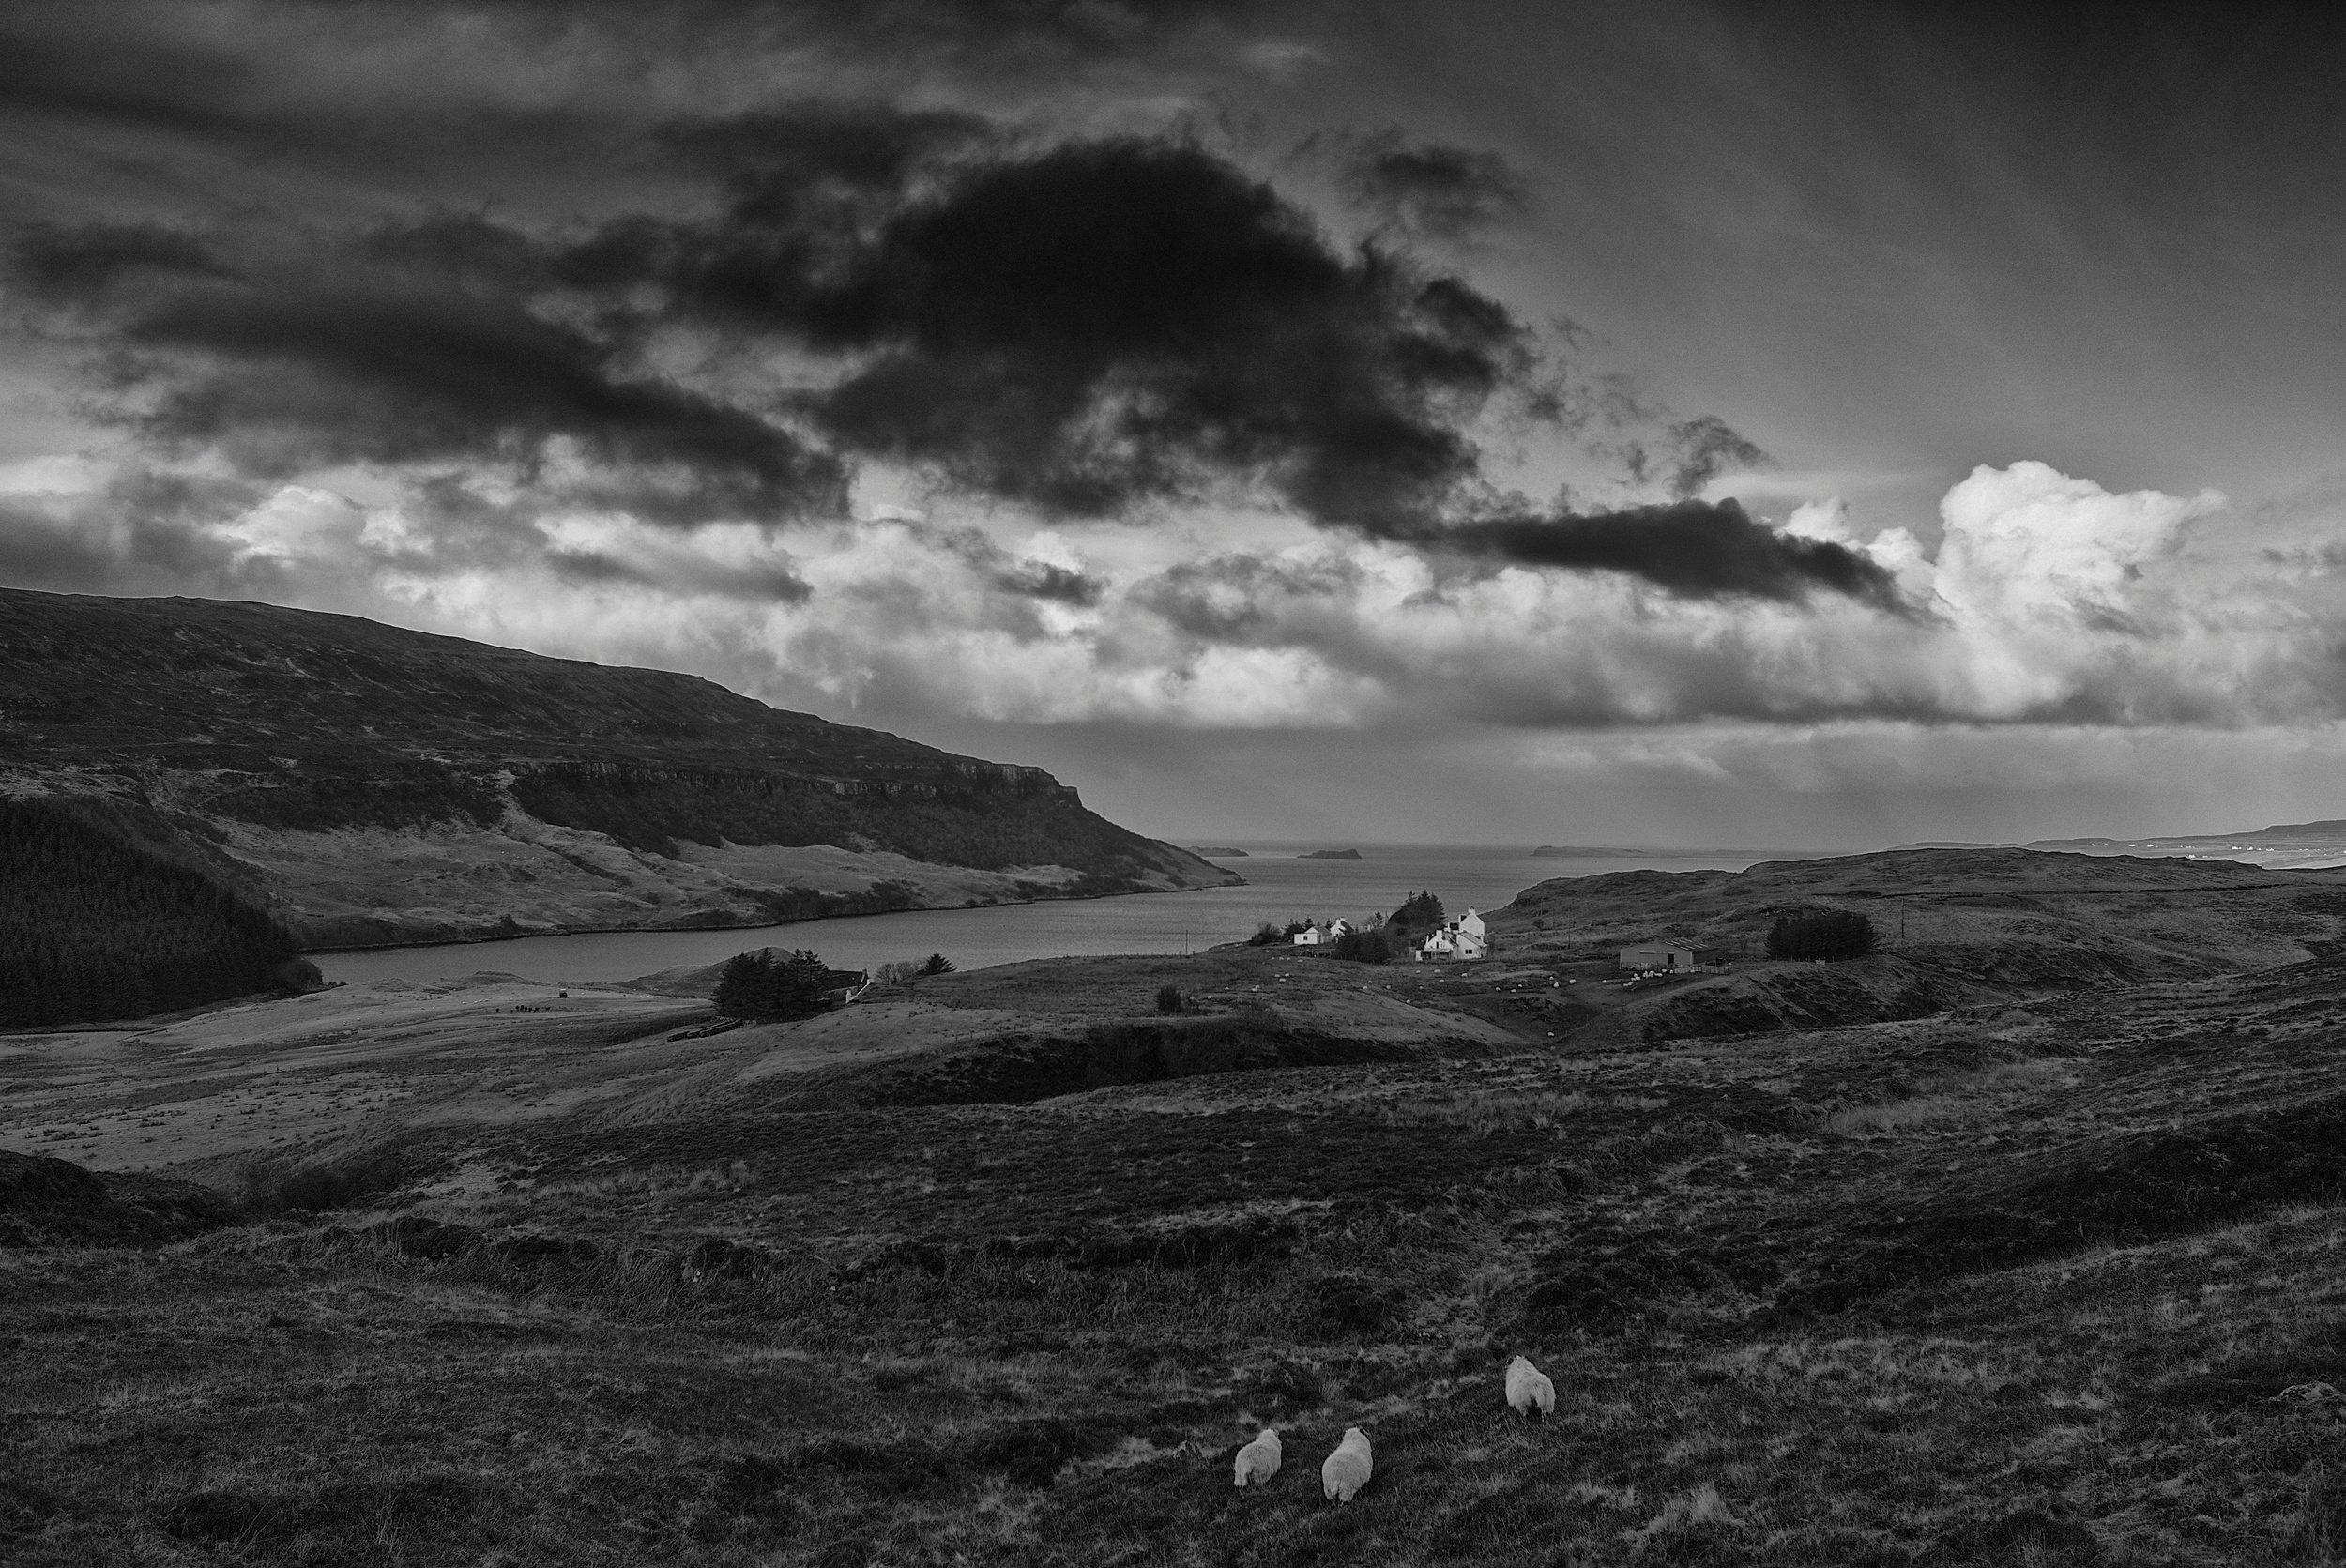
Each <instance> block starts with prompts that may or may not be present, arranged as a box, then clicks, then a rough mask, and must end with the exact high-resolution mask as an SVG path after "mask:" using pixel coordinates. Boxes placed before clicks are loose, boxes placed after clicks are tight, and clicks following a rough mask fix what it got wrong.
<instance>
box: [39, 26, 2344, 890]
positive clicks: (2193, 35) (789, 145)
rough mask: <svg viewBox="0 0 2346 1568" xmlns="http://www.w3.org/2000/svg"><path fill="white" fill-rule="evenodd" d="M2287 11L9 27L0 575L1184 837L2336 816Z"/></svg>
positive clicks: (2312, 174)
mask: <svg viewBox="0 0 2346 1568" xmlns="http://www.w3.org/2000/svg"><path fill="white" fill-rule="evenodd" d="M2337 41H2338V37H2337V34H2336V31H2335V27H2334V24H2330V23H2326V21H2325V20H2324V19H2323V13H2322V12H2320V11H2317V10H2315V9H2313V8H2303V9H2293V8H2283V7H2271V8H2247V9H2246V11H2245V13H2244V11H2243V10H2242V8H2232V9H2229V10H2228V9H2224V8H2214V7H2206V8H2183V7H2172V6H2150V7H2130V8H2104V9H2098V10H2096V9H2092V8H2079V9H2071V8H2018V7H2014V8H1998V7H1959V8H1958V7H1945V6H1939V5H1925V4H1920V3H1913V4H1897V3H1889V4H1863V5H1861V4H1855V3H1848V4H1840V5H1822V4H1800V3H1787V4H1784V5H1780V6H1769V7H1745V6H1731V7H1730V6H1725V5H1707V4H1694V3H1687V0H1657V3H1653V4H1648V5H1642V6H1638V7H1595V6H1587V7H1582V6H1564V7H1559V6H1546V5H1533V4H1528V3H1521V0H1518V3H1516V4H1508V5H1501V4H1490V3H1462V4H1453V5H1447V6H1442V7H1426V6H1419V5H1409V4H1400V3H1394V4H1385V5H1342V6H1339V5H1335V4H1332V3H1292V4H1270V5H1243V6H1242V5H1235V4H1228V3H1224V0H972V3H964V4H948V3H944V0H876V3H861V4H846V3H844V0H802V3H799V4H786V5H785V4H754V3H741V4H718V3H687V4H680V5H673V6H665V7H657V8H654V7H643V6H637V5H621V4H616V3H613V4H597V3H593V0H587V3H575V4H571V3H566V4H556V3H553V0H487V3H474V4H430V3H421V0H419V3H413V4H409V3H372V4H371V3H366V0H358V3H336V4H324V3H316V4H297V3H284V0H267V3H259V0H238V3H233V4H215V3H210V0H190V3H187V4H180V5H174V6H170V7H156V6H150V5H115V4H109V3H107V0H88V3H85V4H81V5H77V6H74V7H69V8H66V7H49V8H43V7H23V8H8V9H6V10H4V11H0V248H4V249H0V585H5V586H16V587H27V588H38V589H46V590H52V591H60V592H78V593H102V594H140V595H145V594H193V595H203V596H207V597H216V598H240V599H257V600H265V601H271V602H275V603H282V604H289V605H295V606H299V607H305V608H312V609H322V610H335V611H342V612H346V613H351V614H358V615H364V616H368V617H373V618H376V619H380V620H384V621H388V622H391V623H394V624H398V625H402V626H408V627H413V628H417V629H419V630H425V631H432V632H448V633H452V634H456V635H462V636H467V637H474V638H478V639H480V640H483V641H487V642H493V643H498V644H503V645H507V646H514V647H526V648H531V649H535V650H538V651H541V652H544V653H549V654H556V655H560V656H564V657H571V658H585V659H593V660H598V661H602V662H613V663H639V664H648V665H654V666H658V667H662V668H668V669H676V670H684V671H690V672H692V673H694V674H698V675H702V676H706V677H709V678H711V679H714V680H718V681H721V682H723V683H724V684H725V685H727V686H730V687H733V688H734V689H736V690H739V691H743V692H747V693H752V694H754V695H755V696H758V697H761V698H763V699H765V700H766V701H769V702H771V703H773V704H775V705H777V706H779V707H784V708H794V709H800V710H804V711H809V712H814V713H818V714H821V715H823V716H824V717H827V718H830V719H835V720H840V721H843V722H846V723H858V724H866V725H873V726H876V727H880V728H884V729H888V730H891V731H894V732H896V733H899V734H903V735H906V736H909V737H911V738H916V739H920V740H923V741H927V742H929V743H932V744H936V745H939V746H944V747H947V748H950V749H952V750H955V751H960V752H965V753H968V754H976V755H982V756H986V757H991V758H995V759H998V760H1003V761H1014V762H1023V763H1032V764H1039V765H1041V766H1043V767H1045V768H1048V769H1051V770H1052V771H1053V772H1055V773H1057V774H1058V775H1059V777H1060V778H1061V779H1062V780H1064V781H1065V782H1067V783H1070V784H1074V785H1076V786H1077V787H1078V788H1080V789H1081V790H1082V791H1083V793H1084V797H1085V799H1086V800H1087V801H1088V802H1089V804H1091V805H1092V806H1093V807H1094V808H1095V809H1097V810H1100V811H1102V812H1104V813H1105V814H1108V815H1110V816H1112V817H1114V818H1116V819H1117V820H1120V821H1121V822H1124V823H1126V824H1127V825H1129V826H1132V827H1135V828H1136V829H1139V830H1143V831H1147V832H1150V833H1154V834H1159V835H1162V836H1165V837H1169V838H1176V839H1183V840H1186V841H1189V842H1193V843H1203V842H1209V841H1220V840H1230V839H1236V840H1242V841H1243V840H1246V839H1250V838H1251V839H1312V840H1326V841H1329V842H1332V843H1333V842H1348V843H1377V842H1402V843H1441V842H1460V843H1465V842H1471V843H1494V844H1497V843H1514V842H1528V843H1548V844H1584V845H1670V846H1684V847H1754V848H1814V849H1860V848H1867V847H1875V846H1881V845H1892V844H1898V843H1905V842H1912V841H1917V840H1949V839H1952V840H1972V841H2002V840H2026V839H2031V838H2040V837H2068V836H2082V835H2087V834H2113V835H2140V834H2148V833H2156V832H2183V831H2203V830H2204V831H2220V830H2229V829H2244V828H2252V827H2258V826H2262V825H2264V824H2266V823H2270V822H2286V821H2303V820H2308V819H2313V818H2327V817H2346V782H2341V781H2342V780H2346V769H2341V767H2340V763H2341V762H2342V761H2346V442H2342V441H2341V437H2342V436H2346V276H2341V274H2342V273H2346V232H2342V231H2346V200H2341V199H2340V197H2339V194H2338V174H2337V171H2338V169H2340V168H2341V167H2346V98H2341V97H2340V95H2338V93H2337V92H2336V91H2335V88H2334V83H2333V82H2332V81H2331V80H2329V78H2330V76H2331V75H2332V74H2333V63H2334V61H2335V60H2336V58H2337V57H2338V55H2337V52H2336V51H2335V49H2333V48H2330V47H2327V46H2328V45H2331V44H2334V43H2336V42H2337Z"/></svg>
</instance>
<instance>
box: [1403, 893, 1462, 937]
mask: <svg viewBox="0 0 2346 1568" xmlns="http://www.w3.org/2000/svg"><path fill="white" fill-rule="evenodd" d="M1449 918H1450V917H1449V915H1448V914H1447V913H1446V912H1444V910H1443V909H1442V906H1441V900H1440V899H1439V898H1437V897H1436V896H1435V895H1434V894H1433V893H1431V892H1422V893H1411V894H1410V895H1409V897H1408V898H1406V899H1403V900H1402V901H1401V907H1400V908H1398V909H1395V910H1394V912H1393V923H1394V924H1395V925H1398V926H1406V927H1408V928H1409V930H1411V931H1435V930H1439V929H1440V926H1441V923H1442V922H1443V921H1446V920H1448V919H1449Z"/></svg>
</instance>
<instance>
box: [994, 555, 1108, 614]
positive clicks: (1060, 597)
mask: <svg viewBox="0 0 2346 1568" xmlns="http://www.w3.org/2000/svg"><path fill="white" fill-rule="evenodd" d="M993 583H994V586H996V587H998V588H999V589H1001V590H1002V591H1003V592H1004V593H1012V594H1016V595H1018V596H1019V597H1020V598H1023V599H1041V600H1045V601H1049V602H1051V603H1054V604H1071V605H1074V607H1075V608H1077V609H1079V610H1084V609H1089V608H1090V607H1091V606H1092V605H1094V604H1097V603H1099V602H1100V596H1101V594H1102V593H1104V591H1106V588H1105V585H1104V584H1103V583H1102V582H1101V581H1100V580H1099V579H1098V578H1097V577H1093V576H1090V575H1089V574H1088V573H1086V572H1082V571H1074V570H1072V569H1070V568H1068V567H1063V566H1056V565H1053V564H1052V563H1051V562H1049V561H1023V562H1021V563H1020V564H1019V565H1018V566H1017V567H1016V568H1015V569H1014V570H1012V571H998V572H996V573H995V574H994V577H993Z"/></svg>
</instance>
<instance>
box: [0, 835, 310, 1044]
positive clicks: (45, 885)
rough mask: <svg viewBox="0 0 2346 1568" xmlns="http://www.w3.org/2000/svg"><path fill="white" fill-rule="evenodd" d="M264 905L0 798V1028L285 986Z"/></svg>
mask: <svg viewBox="0 0 2346 1568" xmlns="http://www.w3.org/2000/svg"><path fill="white" fill-rule="evenodd" d="M305 972H310V971H309V966H308V965H307V964H306V963H305V961H303V960H301V959H300V958H298V957H297V956H296V955H295V951H294V939H293V936H291V935H290V934H289V933H288V932H287V931H286V930H285V928H284V927H283V926H282V925H280V924H279V923H278V922H277V921H275V920H274V919H272V918H271V917H270V916H269V915H268V913H267V911H266V910H263V909H262V908H260V907H259V906H256V905H254V904H252V903H251V901H249V900H247V899H245V898H243V897H241V896H239V895H238V894H237V893H236V892H234V891H231V890H230V889H228V888H225V887H223V886H221V884H220V883H219V882H217V881H215V880H214V879H213V878H212V877H210V876H208V875H206V874H205V873H203V872H202V871H199V870H197V869H196V868H195V867H193V866H189V865H183V864H180V863H178V862H176V861H173V860H165V859H163V858H162V857H160V856H159V855H156V854H154V853H152V852H151V851H148V850H145V849H143V848H141V847H139V846H138V845H134V844H132V843H131V842H129V840H127V839H125V838H123V837H121V836H120V835H118V834H116V833H114V832H113V831H112V830H108V829H106V828H104V827H102V826H100V825H99V824H97V823H95V822H92V821H90V820H88V819H87V818H85V817H84V816H82V815H80V814H77V813H75V812H74V811H72V810H71V809H70V808H69V807H66V806H63V805H59V804H56V803H53V802H51V801H46V800H8V799H0V1028H39V1027H41V1026H44V1025H50V1024H71V1023H85V1022H89V1021H91V1020H95V1019H101V1018H135V1017H141V1016H144V1015H145V1014H147V1013H153V1012H172V1011H174V1010H175V1009H178V1008H183V1007H194V1006H197V1005H198V1004H200V1003H204V1002H213V1001H221V1000H223V999H225V998H227V997H240V996H246V995H249V994H251V993H252V992H255V991H263V990H267V989H268V988H270V987H271V986H285V985H297V984H299V983H300V982H301V981H302V979H303V978H304V975H305Z"/></svg>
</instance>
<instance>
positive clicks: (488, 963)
mask: <svg viewBox="0 0 2346 1568" xmlns="http://www.w3.org/2000/svg"><path fill="white" fill-rule="evenodd" d="M1229 842H1230V843H1231V845H1232V846H1233V847H1237V848H1242V849H1244V850H1246V851H1247V855H1246V858H1245V859H1243V860H1239V859H1228V860H1216V861H1215V863H1216V864H1217V865H1221V866H1224V867H1226V868H1227V869H1228V870H1231V871H1235V872H1237V873H1238V874H1239V875H1242V876H1243V877H1245V878H1246V885H1245V886H1243V887H1237V888H1201V889H1198V890H1196V891H1190V892H1178V893H1135V894H1130V895H1127V896H1124V897H1119V898H1098V899H1070V900H1059V901H1051V902H1044V903H1039V904H1008V905H998V906H993V907H990V908H983V909H914V910H906V911H905V912H903V913H900V914H893V915H854V916H845V917H841V918H836V919H831V920H819V921H792V922H790V923H788V924H785V925H773V926H754V927H745V926H733V927H728V928H726V929H724V930H719V931H621V932H588V933H582V934H579V935H575V936H523V937H515V938H510V939H506V940H500V941H494V942H461V943H450V944H445V945H435V946H431V947H406V948H377V949H370V950H367V951H355V952H318V953H312V954H311V955H310V956H311V957H312V959H313V960H314V961H315V962H316V963H317V966H318V967H319V968H321V969H323V970H324V971H325V972H326V978H327V979H328V980H331V981H343V982H357V981H368V980H383V979H392V978H396V979H400V980H408V981H419V982H429V981H434V980H443V979H449V978H454V977H460V976H465V975H471V974H477V973H480V972H482V971H489V972H493V973H499V974H510V975H518V976H520V977H522V978H523V979H525V980H533V981H543V982H557V983H558V982H578V983H581V984H588V983H595V982H614V981H624V980H632V979H635V978H637V977H639V976H642V975H648V974H655V973H657V972H659V971H660V970H663V969H672V968H676V967H681V966H686V965H702V964H714V963H716V962H718V961H719V960H721V959H724V958H728V957H731V956H732V955H733V954H735V953H737V952H742V951H748V950H751V949H754V948H761V947H784V948H804V949H808V950H811V951H815V952H817V953H820V954H821V955H822V956H823V959H824V961H825V962H827V963H829V964H830V965H831V966H832V967H837V968H868V967H873V966H876V965H879V964H885V963H889V962H891V961H892V960H896V959H921V958H925V957H927V956H928V955H929V954H930V953H932V952H942V953H944V954H945V955H946V956H947V957H948V958H951V959H952V961H953V962H954V963H955V964H956V965H958V966H959V967H962V968H965V969H969V968H977V967H983V966H985V965H991V964H1010V963H1015V962H1018V961H1019V960H1022V959H1029V958H1053V957H1070V956H1081V955H1085V954H1096V953H1126V952H1149V953H1154V952H1192V951H1200V950H1202V949H1205V948H1210V947H1213V946H1216V945H1218V944H1220V943H1224V942H1232V941H1238V940H1241V939H1242V938H1243V937H1245V936H1247V935H1248V934H1249V933H1251V932H1253V931H1254V929H1255V928H1256V927H1257V925H1259V924H1261V923H1262V922H1263V921H1272V922H1274V923H1277V924H1281V925H1284V924H1286V923H1287V921H1290V920H1334V919H1336V918H1337V917H1338V916H1342V917H1345V918H1347V919H1349V920H1353V921H1359V920H1360V919H1361V918H1362V917H1363V916H1366V915H1370V914H1377V913H1382V912H1384V911H1388V910H1390V909H1392V908H1393V907H1394V906H1396V905H1398V904H1399V903H1400V902H1401V901H1402V900H1403V899H1404V898H1406V897H1408V896H1409V894H1410V893H1411V892H1415V891H1432V892H1434V893H1436V894H1437V895H1439V896H1440V899H1441V901H1442V905H1443V906H1444V907H1445V908H1446V909H1447V910H1448V911H1449V912H1450V913H1451V914H1453V915H1460V914H1464V913H1465V912H1466V911H1467V910H1468V909H1469V908H1470V907H1471V908H1477V909H1481V910H1483V911H1485V912H1486V913H1487V912H1488V911H1490V910H1493V909H1496V908H1499V907H1501V906H1503V905H1505V904H1507V903H1509V902H1510V901H1511V900H1513V899H1514V898H1515V896H1516V893H1518V892H1520V891H1522V890H1523V889H1525V888H1528V887H1530V886H1531V885H1532V884H1533V883H1536V882H1544V881H1547V880H1548V879H1550V878H1552V877H1559V876H1591V875H1601V874H1604V873H1607V872H1620V871H1639V870H1653V871H1700V870H1720V871H1740V870H1742V869H1743V868H1744V867H1745V866H1748V865H1753V864H1756V863H1757V862H1759V861H1760V860H1794V859H1805V858H1806V857H1805V855H1804V854H1803V853H1802V852H1800V851H1768V850H1732V849H1722V850H1687V851H1663V850H1656V851H1651V852H1648V851H1641V850H1616V851H1611V852H1608V853H1605V854H1600V855H1585V856H1583V855H1574V856H1534V855H1532V854H1531V853H1530V852H1529V851H1528V850H1527V849H1525V848H1523V847H1522V846H1519V845H1518V846H1498V845H1365V844H1364V845H1359V848H1360V852H1361V858H1360V859H1359V860H1313V859H1308V858H1306V856H1305V852H1306V851H1308V850H1312V849H1317V848H1326V847H1342V846H1332V845H1313V844H1257V843H1246V842H1242V841H1229ZM1217 846H1219V845H1217Z"/></svg>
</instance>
